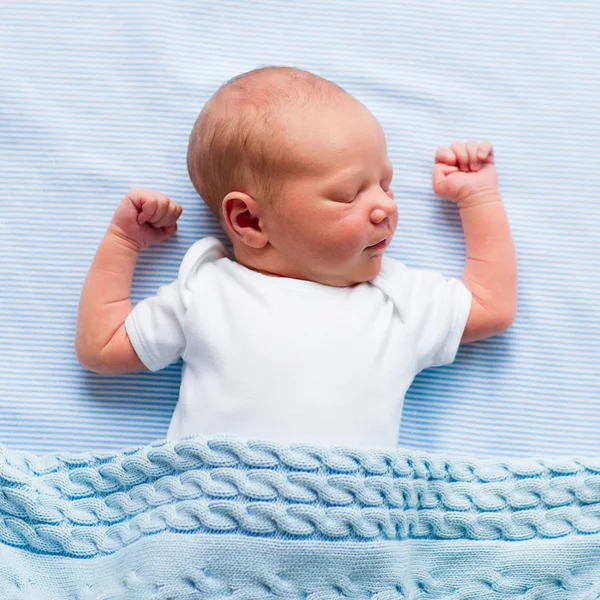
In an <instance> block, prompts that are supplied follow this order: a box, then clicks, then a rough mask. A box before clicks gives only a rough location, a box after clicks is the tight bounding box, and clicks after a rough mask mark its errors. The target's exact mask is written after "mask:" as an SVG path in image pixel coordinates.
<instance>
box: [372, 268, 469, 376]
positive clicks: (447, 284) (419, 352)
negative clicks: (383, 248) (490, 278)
mask: <svg viewBox="0 0 600 600" xmlns="http://www.w3.org/2000/svg"><path fill="white" fill-rule="evenodd" d="M374 283H375V284H376V285H379V287H381V288H382V289H383V290H384V292H386V293H387V294H388V295H389V296H390V297H391V299H392V301H393V302H394V304H395V306H396V307H397V309H398V314H399V317H400V319H401V320H402V322H403V324H404V325H405V327H406V330H407V333H408V336H409V339H410V343H411V346H412V350H413V356H414V362H415V375H416V374H417V373H419V372H420V371H422V370H423V369H426V368H427V367H438V366H441V365H447V364H449V363H451V362H452V361H453V360H454V358H455V357H456V353H457V351H458V347H459V345H460V340H461V338H462V335H463V333H464V330H465V326H466V324H467V319H468V318H469V312H470V310H471V301H472V296H471V292H470V291H469V290H468V289H467V287H466V286H465V284H464V283H463V282H462V281H461V280H459V279H455V278H448V277H444V275H442V274H441V273H439V272H437V271H430V270H426V269H410V268H408V267H406V265H403V264H402V263H400V262H398V261H395V260H393V259H391V258H389V257H386V258H385V259H384V263H383V267H382V270H381V274H380V275H379V277H378V278H377V279H376V280H375V281H374Z"/></svg>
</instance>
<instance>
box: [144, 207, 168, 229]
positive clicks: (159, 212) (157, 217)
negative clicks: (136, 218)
mask: <svg viewBox="0 0 600 600" xmlns="http://www.w3.org/2000/svg"><path fill="white" fill-rule="evenodd" d="M168 210H169V202H158V205H157V206H156V210H155V211H154V214H153V215H152V216H151V217H150V218H149V219H148V223H150V225H152V226H153V227H158V226H159V225H158V223H160V222H161V221H162V220H163V219H164V217H165V215H166V214H167V212H168Z"/></svg>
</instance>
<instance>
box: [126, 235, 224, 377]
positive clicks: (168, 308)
mask: <svg viewBox="0 0 600 600" xmlns="http://www.w3.org/2000/svg"><path fill="white" fill-rule="evenodd" d="M223 256H227V252H226V250H225V247H224V246H223V244H222V243H221V242H220V241H219V240H217V239H216V238H212V237H209V238H204V239H202V240H200V241H198V242H196V243H195V244H194V245H193V246H192V247H191V248H190V249H189V250H188V252H187V253H186V255H185V256H184V258H183V261H182V262H181V266H180V268H179V273H178V276H177V279H176V280H175V281H173V282H172V283H170V284H168V285H163V286H161V287H160V288H159V290H158V292H157V293H156V294H155V295H154V296H150V297H149V298H145V299H144V300H142V301H141V302H139V303H138V304H136V305H135V307H134V308H133V310H132V311H131V313H130V314H129V316H128V317H127V319H126V320H125V328H126V330H127V335H128V336H129V339H130V341H131V344H132V346H133V348H134V349H135V351H136V353H137V355H138V356H139V358H140V360H141V361H142V362H143V363H144V365H145V366H146V368H148V369H149V370H150V371H158V370H160V369H163V368H164V367H166V366H168V365H170V364H171V363H173V362H175V361H176V360H177V359H178V358H179V357H180V356H181V355H182V354H183V351H184V350H185V346H186V332H185V326H184V323H185V315H186V312H187V309H188V307H189V305H190V302H191V301H192V299H193V295H194V291H195V289H196V285H197V282H198V279H199V273H200V272H201V268H202V266H203V265H204V264H206V263H207V262H211V261H213V260H216V259H217V258H222V257H223Z"/></svg>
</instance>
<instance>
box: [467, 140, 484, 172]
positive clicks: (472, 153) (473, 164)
mask: <svg viewBox="0 0 600 600" xmlns="http://www.w3.org/2000/svg"><path fill="white" fill-rule="evenodd" d="M478 148H479V146H478V145H477V142H475V141H473V140H469V141H468V142H467V154H468V155H469V167H470V168H471V171H475V172H476V171H479V169H480V168H481V163H480V162H479V159H478V158H477V150H478Z"/></svg>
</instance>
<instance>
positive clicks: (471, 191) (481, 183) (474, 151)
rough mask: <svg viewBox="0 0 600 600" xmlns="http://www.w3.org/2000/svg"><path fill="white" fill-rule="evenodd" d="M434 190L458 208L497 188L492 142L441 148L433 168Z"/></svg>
mask: <svg viewBox="0 0 600 600" xmlns="http://www.w3.org/2000/svg"><path fill="white" fill-rule="evenodd" d="M432 180H433V191H434V192H435V193H436V194H437V195H438V196H439V197H440V198H443V199H444V200H451V201H452V202H455V203H457V204H458V205H459V206H460V204H461V203H462V202H466V201H467V199H469V198H472V197H474V196H479V195H480V194H481V193H482V192H484V193H485V192H491V191H494V190H496V189H497V188H498V178H497V175H496V166H495V164H494V150H493V148H492V145H491V144H490V143H489V142H483V143H481V144H478V143H477V142H473V141H470V142H467V143H466V144H464V143H463V142H454V143H453V144H452V145H451V146H450V148H438V150H437V152H436V154H435V166H434V168H433V177H432Z"/></svg>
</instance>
